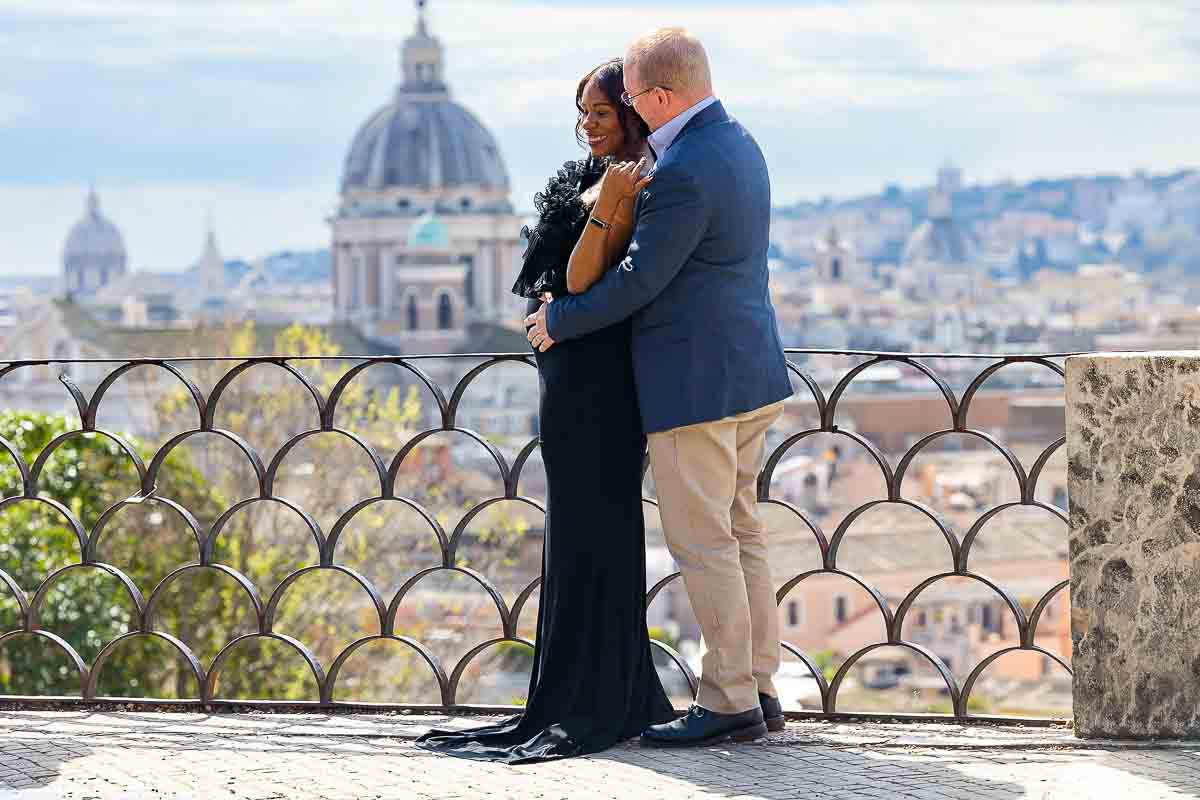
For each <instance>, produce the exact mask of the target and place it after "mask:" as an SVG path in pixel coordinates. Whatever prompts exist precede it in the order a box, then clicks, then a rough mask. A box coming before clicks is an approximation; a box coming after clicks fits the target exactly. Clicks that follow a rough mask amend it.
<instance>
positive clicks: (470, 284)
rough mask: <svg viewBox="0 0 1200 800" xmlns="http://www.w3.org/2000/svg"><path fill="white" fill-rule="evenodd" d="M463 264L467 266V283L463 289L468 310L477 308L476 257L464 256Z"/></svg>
mask: <svg viewBox="0 0 1200 800" xmlns="http://www.w3.org/2000/svg"><path fill="white" fill-rule="evenodd" d="M461 260H462V263H464V264H466V265H467V281H466V283H465V284H464V286H463V288H464V289H465V299H466V301H467V307H468V308H474V307H475V257H474V256H469V255H468V256H463V257H462V259H461Z"/></svg>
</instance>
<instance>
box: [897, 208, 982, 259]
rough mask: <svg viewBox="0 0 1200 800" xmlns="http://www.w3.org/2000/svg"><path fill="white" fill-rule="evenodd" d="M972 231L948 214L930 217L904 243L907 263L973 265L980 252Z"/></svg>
mask: <svg viewBox="0 0 1200 800" xmlns="http://www.w3.org/2000/svg"><path fill="white" fill-rule="evenodd" d="M978 252H979V250H978V246H977V245H976V242H975V240H974V239H973V238H972V237H971V234H969V233H967V232H966V231H965V230H963V228H962V226H961V225H959V224H958V223H957V222H955V221H954V220H953V219H950V218H948V217H939V218H936V219H930V220H926V221H925V222H922V223H921V224H920V225H918V226H917V229H916V230H915V231H913V232H912V235H911V236H909V237H908V242H907V243H906V244H905V245H904V257H903V260H904V263H906V264H907V263H911V262H915V261H921V262H925V263H930V264H969V263H972V262H974V261H975V258H976V256H977V255H978Z"/></svg>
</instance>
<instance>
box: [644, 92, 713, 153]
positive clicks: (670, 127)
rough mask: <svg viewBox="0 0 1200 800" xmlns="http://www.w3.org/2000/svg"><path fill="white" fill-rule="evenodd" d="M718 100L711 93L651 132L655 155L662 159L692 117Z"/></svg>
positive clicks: (651, 143) (651, 142) (651, 145)
mask: <svg viewBox="0 0 1200 800" xmlns="http://www.w3.org/2000/svg"><path fill="white" fill-rule="evenodd" d="M715 102H717V98H716V97H714V96H712V95H709V96H708V97H706V98H704V99H703V100H701V101H700V102H699V103H696V105H694V106H692V107H691V108H689V109H688V110H687V111H684V112H683V113H681V114H680V115H679V116H677V117H675V118H674V119H673V120H671V121H670V122H668V123H666V124H665V125H663V126H662V127H661V128H659V129H658V130H656V131H655V132H654V133H652V134H650V147H652V148H653V149H654V155H655V156H656V157H657V158H658V159H659V160H660V161H661V160H662V157H663V154H664V153H666V152H667V148H668V147H670V146H671V143H672V142H674V141H675V139H676V137H678V136H679V132H680V131H682V130H683V128H684V126H685V125H687V124H688V123H689V122H691V121H692V117H694V116H696V115H697V114H699V113H700V112H701V111H703V110H704V109H706V108H708V107H709V106H711V105H712V104H713V103H715Z"/></svg>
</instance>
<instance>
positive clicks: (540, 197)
mask: <svg viewBox="0 0 1200 800" xmlns="http://www.w3.org/2000/svg"><path fill="white" fill-rule="evenodd" d="M605 169H607V164H606V163H605V161H603V160H601V159H596V158H592V157H590V156H589V157H588V158H584V159H580V160H578V161H568V162H566V163H565V164H563V165H562V169H560V170H559V171H558V172H557V173H556V174H555V175H554V176H552V177H551V178H550V180H549V182H548V183H547V184H546V188H545V189H544V190H542V191H540V192H538V193H537V194H535V195H534V196H533V206H534V208H535V209H536V210H537V213H538V221H537V223H536V224H535V225H534V227H533V228H532V229H530V227H529V226H528V225H527V226H525V227H524V228H522V229H521V235H522V236H524V237H525V239H526V240H527V241H528V242H529V246H528V247H526V248H525V255H524V256H523V260H524V263H523V264H522V266H521V274H520V275H518V276H517V281H516V283H514V284H513V287H512V291H513V294H516V295H520V296H521V297H528V298H533V299H537V298H539V297H541V295H542V293H543V292H550V293H551V294H553V295H554V296H555V297H562V296H563V295H566V294H568V292H567V263H568V262H569V261H570V259H571V251H572V250H574V249H575V244H576V242H578V241H579V237H580V236H582V235H583V228H584V226H585V225H586V224H587V219H588V214H589V213H590V211H589V209H588V207H587V205H585V204H584V202H583V200H582V199H581V198H582V195H583V193H584V192H586V191H587V190H588V189H590V188H591V187H592V186H594V185H595V184H596V182H597V181H598V180H600V178H602V177H603V176H604V171H605Z"/></svg>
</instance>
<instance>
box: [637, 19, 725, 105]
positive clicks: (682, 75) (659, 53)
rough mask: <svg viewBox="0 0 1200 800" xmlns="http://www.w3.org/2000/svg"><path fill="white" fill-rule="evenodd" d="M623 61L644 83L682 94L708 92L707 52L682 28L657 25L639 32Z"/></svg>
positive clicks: (710, 74) (698, 95)
mask: <svg viewBox="0 0 1200 800" xmlns="http://www.w3.org/2000/svg"><path fill="white" fill-rule="evenodd" d="M626 61H627V62H628V63H627V64H626V68H629V67H632V68H633V69H635V70H637V76H638V78H639V79H640V80H641V82H642V83H643V84H644V85H645V86H667V87H669V88H671V89H672V90H674V91H675V92H677V93H679V94H681V95H683V96H685V97H704V96H707V95H710V94H712V73H711V72H710V71H709V68H708V54H707V53H706V52H704V45H702V44H700V40H699V39H697V38H696V37H695V36H693V35H692V34H691V32H690V31H688V30H687V29H686V28H659V29H658V30H656V31H651V32H650V33H647V34H644V35H643V36H639V37H638V38H637V39H634V40H633V43H632V44H630V45H629V50H628V53H627V54H626Z"/></svg>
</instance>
